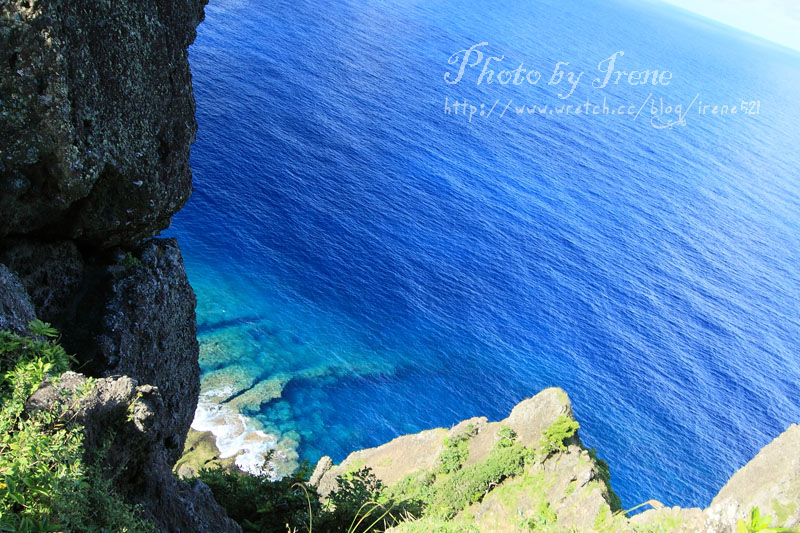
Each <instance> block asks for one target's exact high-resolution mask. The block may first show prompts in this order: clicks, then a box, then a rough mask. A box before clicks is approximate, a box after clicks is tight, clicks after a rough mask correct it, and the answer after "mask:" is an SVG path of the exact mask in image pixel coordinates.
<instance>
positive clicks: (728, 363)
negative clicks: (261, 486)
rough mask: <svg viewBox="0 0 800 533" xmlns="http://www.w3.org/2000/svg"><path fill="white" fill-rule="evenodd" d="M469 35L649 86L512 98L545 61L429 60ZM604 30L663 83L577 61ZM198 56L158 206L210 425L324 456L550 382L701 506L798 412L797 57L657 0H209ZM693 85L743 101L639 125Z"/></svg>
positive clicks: (630, 482) (239, 439) (583, 86)
mask: <svg viewBox="0 0 800 533" xmlns="http://www.w3.org/2000/svg"><path fill="white" fill-rule="evenodd" d="M484 41H485V42H487V43H488V45H487V46H486V51H487V54H492V55H497V56H500V55H503V56H504V60H503V61H504V64H507V65H508V66H509V67H510V68H514V67H516V66H517V65H518V64H520V63H524V64H525V65H526V66H529V67H531V68H539V69H540V70H541V71H542V72H545V73H546V74H545V76H547V77H549V75H550V74H551V72H550V71H551V70H552V69H553V66H554V65H555V64H556V62H557V61H565V62H569V68H570V69H574V70H575V71H576V72H577V71H585V72H586V73H587V74H586V75H585V76H586V77H585V78H584V79H583V81H582V82H581V83H578V84H577V87H576V89H575V92H574V94H573V95H572V96H571V97H570V98H569V99H568V101H569V102H574V103H576V104H582V103H583V102H585V101H587V100H591V101H592V102H597V103H599V102H602V99H603V98H606V101H607V102H608V104H609V105H614V106H618V105H626V106H627V105H635V107H636V108H637V109H638V108H639V106H640V105H641V104H642V102H644V101H648V102H650V103H651V105H649V106H647V107H646V109H647V110H646V111H645V112H644V113H645V114H644V115H643V116H641V117H639V118H637V119H636V120H634V119H633V118H632V117H631V116H611V115H597V116H586V115H582V116H581V115H556V116H552V115H551V116H536V115H528V114H527V113H526V112H523V114H521V115H518V114H517V113H516V112H515V107H516V106H518V105H526V104H527V105H534V104H537V105H538V104H554V105H555V104H560V103H561V100H560V99H559V98H558V93H559V92H561V91H563V90H564V88H565V85H561V86H560V87H559V86H548V85H546V84H543V83H540V84H538V85H530V84H522V85H518V86H511V85H507V86H498V85H497V84H495V85H488V84H482V85H480V86H478V85H477V84H476V83H475V78H476V77H477V73H476V71H473V70H471V71H469V73H468V76H467V79H465V80H464V82H463V83H459V84H455V85H449V84H447V83H445V81H444V73H445V72H451V73H455V69H456V67H455V66H454V65H451V64H448V58H450V57H451V55H452V54H453V53H455V52H457V51H458V50H462V49H465V48H468V47H469V46H471V45H473V44H475V43H480V42H484ZM620 50H622V51H624V53H625V55H624V57H622V58H620V68H625V69H648V68H650V69H653V68H657V69H660V70H665V69H666V70H669V71H670V72H671V73H672V74H673V78H672V81H671V83H670V85H669V86H668V87H655V88H651V87H640V86H630V85H627V84H620V85H616V86H613V87H607V88H606V89H602V90H598V89H595V88H592V87H591V84H590V83H589V81H590V76H591V77H594V76H597V75H598V68H597V67H598V62H599V61H601V60H602V59H604V58H607V57H609V56H610V55H611V54H613V53H614V52H616V51H620ZM190 60H191V63H192V70H193V74H194V84H195V91H196V97H197V118H198V122H199V126H200V130H199V133H198V140H197V143H196V144H195V146H194V148H193V151H192V166H193V169H194V177H195V193H194V196H193V198H192V200H191V201H190V202H189V204H188V205H187V207H186V208H185V209H184V210H183V211H182V212H181V213H179V214H178V215H177V216H176V217H175V219H174V223H173V226H172V228H171V229H170V230H169V233H170V234H171V235H175V236H178V237H179V239H180V241H181V245H182V249H183V252H184V257H185V260H186V266H187V270H188V273H189V276H190V279H191V282H192V284H193V286H194V287H195V290H196V292H197V295H198V327H199V331H198V335H199V338H200V342H201V367H202V370H203V373H204V382H203V390H204V396H203V398H201V405H202V409H201V411H200V412H199V413H198V421H197V426H198V427H202V428H211V429H214V430H215V431H216V432H217V433H218V437H219V440H218V442H219V443H220V445H221V446H222V447H223V448H224V449H226V450H228V451H231V452H233V451H235V450H237V449H248V450H251V451H252V452H254V453H255V452H258V451H259V450H263V449H264V448H265V447H277V448H278V449H279V450H280V453H279V455H280V458H282V459H286V461H287V462H286V464H287V465H289V466H291V465H292V464H293V462H294V461H295V460H296V459H298V458H300V457H304V458H308V459H310V460H312V461H314V460H316V459H318V458H319V456H320V455H322V454H327V455H331V456H332V457H333V458H334V460H341V459H342V458H343V457H345V456H346V455H347V453H349V452H350V451H352V450H354V449H358V448H362V447H366V446H373V445H377V444H380V443H382V442H385V441H387V440H389V439H391V438H393V437H395V436H397V435H399V434H402V433H407V432H414V431H419V430H421V429H425V428H429V427H432V426H446V425H450V424H453V423H455V422H457V421H459V420H461V419H464V418H467V417H470V416H475V415H485V416H488V417H490V418H492V419H500V418H503V417H505V416H506V415H507V413H508V412H509V410H510V409H511V407H512V406H513V405H514V404H516V403H517V402H519V401H520V400H522V399H524V398H525V397H528V396H531V395H533V394H534V393H536V392H537V391H538V390H540V389H542V388H544V387H547V386H552V385H558V386H561V387H563V388H564V389H565V390H567V392H568V393H569V394H570V396H571V398H572V400H573V403H574V409H575V412H576V415H577V417H578V419H579V421H580V422H581V425H582V427H581V435H582V437H583V439H584V441H585V442H586V443H587V444H588V445H591V446H596V447H597V448H598V450H599V452H600V454H601V455H602V456H604V457H605V458H607V459H608V461H609V463H610V464H611V468H612V476H613V478H612V482H613V484H614V487H615V488H616V490H617V491H618V492H619V493H620V495H621V497H622V499H623V502H624V503H625V504H626V505H628V506H632V505H635V504H637V503H639V502H641V501H644V500H646V499H649V498H657V499H659V500H661V501H663V502H664V503H667V504H670V505H676V504H680V505H705V504H707V503H708V502H709V501H710V499H711V497H712V496H713V494H715V493H716V491H717V490H718V489H719V488H720V487H721V486H722V484H723V483H724V481H725V480H726V479H727V478H728V477H729V476H730V475H731V474H732V473H733V471H735V470H736V469H737V468H738V467H739V466H741V465H743V464H744V463H745V462H746V461H747V460H749V459H750V458H751V457H752V456H753V455H754V454H755V453H756V452H757V450H758V449H759V448H760V447H762V446H763V445H764V444H766V443H767V442H769V441H770V440H771V439H772V438H774V437H775V436H777V435H778V434H779V433H780V432H781V431H782V430H784V429H785V428H786V427H787V425H788V424H790V423H792V422H799V421H800V405H799V402H798V397H799V396H800V395H798V392H797V383H798V378H800V363H798V357H797V354H798V353H800V350H799V349H800V319H799V318H798V316H800V313H799V311H800V304H798V302H800V299H799V298H798V296H800V267H798V265H800V232H799V231H798V230H800V215H799V213H800V211H799V209H798V208H800V184H799V183H800V181H799V180H798V178H800V172H799V171H798V167H799V166H800V158H798V151H797V146H798V143H799V142H800V131H798V119H800V104H799V103H798V99H797V90H798V88H800V58H799V57H798V55H797V54H795V53H793V52H788V51H784V50H781V49H779V48H776V47H774V46H772V45H770V44H768V43H765V42H762V41H758V40H756V39H754V38H751V37H748V36H746V35H744V34H741V33H737V32H735V31H733V30H729V29H726V28H724V27H721V26H718V25H716V24H713V23H710V22H706V21H703V20H701V19H698V18H695V17H692V16H690V15H687V14H684V13H682V12H679V11H677V10H674V9H672V8H669V7H665V6H662V5H661V4H658V3H633V2H594V1H589V2H549V1H544V2H524V3H523V2H511V1H502V0H501V1H500V2H496V1H495V2H489V1H488V0H486V1H477V2H474V1H473V2H459V1H456V0H432V1H427V2H413V1H411V2H399V3H397V2H396V3H390V2H384V1H377V0H376V1H367V2H352V1H347V0H336V1H334V2H331V3H328V4H326V5H325V6H322V5H318V4H316V3H312V2H307V1H303V0H300V1H294V2H288V1H278V2H270V3H263V2H261V1H259V0H218V1H214V0H212V2H211V4H210V5H209V6H208V8H207V19H206V22H204V23H203V24H202V25H201V26H200V28H199V31H198V38H197V41H196V43H195V44H194V46H193V47H192V48H191V51H190ZM649 93H652V94H649ZM696 96H699V99H701V100H703V101H704V102H705V103H707V104H724V103H731V104H736V105H737V106H738V105H739V103H740V102H741V101H742V100H746V101H747V102H749V101H751V100H752V101H759V102H760V104H759V108H758V109H759V114H758V115H738V116H731V115H729V116H710V115H706V116H702V115H699V114H696V110H697V107H695V108H694V109H693V112H692V113H690V114H688V115H687V117H686V125H685V126H676V127H673V128H668V129H663V130H658V129H655V128H653V127H652V125H651V122H650V118H651V115H648V113H651V111H650V110H651V109H652V107H653V104H652V102H653V101H656V102H659V106H658V107H660V100H659V99H660V98H663V99H664V100H665V101H667V102H672V103H673V105H674V104H675V103H681V104H682V105H684V106H688V105H689V104H690V102H692V101H693V99H695V97H696ZM446 98H447V102H454V101H463V100H464V99H467V100H468V101H469V102H470V105H476V108H478V109H480V108H479V106H480V103H484V104H485V108H484V117H486V112H487V111H488V109H489V108H490V107H491V106H492V104H493V103H495V102H496V101H499V102H502V103H501V104H500V106H501V107H505V104H506V103H507V102H508V101H509V100H512V101H513V102H514V104H515V105H512V106H509V109H510V111H507V113H506V114H504V115H503V116H502V118H500V109H499V108H498V109H497V110H496V111H494V112H493V113H494V114H493V115H492V116H490V117H488V118H482V117H481V115H480V114H479V113H480V111H476V115H474V116H473V120H472V122H469V121H468V117H466V116H464V115H455V114H452V113H451V114H446V113H445V112H444V109H445V99H446ZM695 106H699V103H695ZM644 108H645V107H644V106H643V109H644ZM662 118H663V119H664V120H668V119H669V118H670V117H668V116H666V115H664V116H662ZM240 413H243V414H244V415H246V417H241V416H240ZM280 468H288V466H287V467H280ZM278 473H280V469H279V472H278Z"/></svg>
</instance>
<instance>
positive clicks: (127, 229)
mask: <svg viewBox="0 0 800 533" xmlns="http://www.w3.org/2000/svg"><path fill="white" fill-rule="evenodd" d="M204 5H205V0H154V1H150V2H136V1H127V0H114V1H109V0H86V1H83V0H82V1H67V0H63V1H62V0H15V1H7V0H3V1H0V263H1V265H0V327H2V328H4V329H21V328H24V326H25V324H27V322H29V321H30V320H31V319H32V318H33V316H34V315H35V316H36V317H38V318H40V319H42V320H45V321H48V322H51V323H52V324H53V325H54V326H56V327H57V328H58V329H59V330H61V331H62V332H63V339H62V344H63V345H64V346H65V347H66V348H67V350H68V351H69V352H71V353H74V354H76V355H77V357H78V360H79V363H80V367H79V370H80V371H81V372H82V373H83V374H85V375H88V376H93V377H97V378H103V379H101V380H99V381H98V382H97V384H96V391H95V392H94V393H93V395H91V396H90V398H89V399H88V400H87V402H88V404H87V405H86V406H85V408H83V409H82V410H81V411H80V413H81V415H80V416H81V420H82V421H83V422H84V424H85V426H86V434H87V440H86V442H87V446H89V447H91V446H94V445H96V444H97V441H98V439H97V438H96V437H97V435H96V433H97V432H99V431H101V430H103V431H106V430H107V428H108V427H117V426H115V425H114V424H113V423H112V422H113V419H114V417H120V416H121V417H122V420H121V421H119V420H118V421H117V422H118V423H119V428H118V430H117V431H115V432H114V434H113V435H112V437H113V440H112V444H111V446H110V448H109V449H108V452H107V453H106V457H107V459H106V460H107V462H108V464H109V465H110V466H112V467H113V469H114V470H115V471H114V480H115V484H116V486H117V488H118V490H119V491H120V492H121V493H122V494H123V495H125V496H126V499H128V500H129V501H130V502H132V503H138V504H141V505H142V507H143V509H144V511H145V513H146V514H147V516H148V517H149V518H150V519H151V520H152V521H154V522H155V523H156V524H157V525H158V526H159V527H160V528H161V529H164V530H169V531H191V532H194V531H214V532H217V531H237V530H238V526H237V525H236V524H234V523H233V522H231V521H230V520H229V519H228V518H227V516H226V514H225V512H224V510H222V509H221V508H220V507H219V506H217V505H216V503H215V502H214V501H213V498H212V497H211V495H210V492H209V491H208V490H207V488H205V487H204V486H203V485H202V484H200V483H195V484H193V485H189V484H186V483H183V482H178V481H176V480H175V479H174V476H172V474H171V468H172V466H173V464H174V463H175V461H176V460H177V458H178V457H179V456H180V453H181V451H182V449H183V445H184V441H185V438H186V433H187V431H188V428H189V424H190V423H191V419H192V416H193V414H194V410H195V406H196V402H197V393H198V390H199V367H198V364H197V356H198V346H197V340H196V337H195V333H196V331H195V315H194V307H195V298H194V294H193V292H192V289H191V287H190V286H189V283H188V281H187V279H186V274H185V272H184V269H183V262H182V258H181V253H180V249H179V247H178V244H177V243H176V242H175V241H174V240H171V239H167V240H153V239H152V237H153V236H154V235H156V234H157V233H158V232H159V231H160V230H161V229H163V228H165V227H166V226H167V225H168V224H169V220H170V217H171V216H172V215H173V214H174V213H175V212H177V211H178V210H179V209H180V208H181V207H182V206H183V205H184V203H185V202H186V201H187V199H188V198H189V196H190V194H191V171H190V169H189V148H190V146H191V143H192V142H193V141H194V136H195V131H196V123H195V120H194V97H193V94H192V85H191V76H190V72H189V64H188V56H187V47H188V46H189V44H191V42H192V41H193V40H194V37H195V28H196V26H197V25H198V24H199V23H200V21H201V20H202V18H203V8H204ZM82 379H83V378H82V377H81V376H73V379H72V380H71V383H73V384H77V383H80V382H81V380H82ZM109 391H111V392H109ZM48 398H49V400H48ZM37 401H39V402H40V403H41V402H46V401H56V398H55V397H52V398H51V397H49V396H48V395H47V394H45V393H44V392H43V393H42V397H41V398H39V399H38V400H37ZM136 409H140V410H141V413H139V414H140V415H141V417H140V419H136V417H133V419H131V420H128V421H126V419H125V417H126V416H128V414H129V412H136ZM137 421H138V422H137Z"/></svg>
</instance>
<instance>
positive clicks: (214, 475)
mask: <svg viewBox="0 0 800 533" xmlns="http://www.w3.org/2000/svg"><path fill="white" fill-rule="evenodd" d="M310 473H311V472H310V468H309V467H308V463H304V464H303V465H302V466H301V467H300V469H299V470H298V471H297V472H295V473H294V474H293V475H291V476H288V477H285V478H283V479H280V480H277V481H273V480H271V479H269V477H268V476H266V475H251V474H243V473H241V472H239V471H237V470H225V469H222V468H215V469H213V470H201V471H200V474H199V478H200V479H201V480H202V481H203V482H204V483H206V484H207V485H208V486H209V487H210V488H211V491H212V492H213V494H214V499H215V500H217V502H218V503H219V504H220V505H222V506H223V507H225V509H226V510H227V512H228V516H230V517H231V518H232V519H233V520H235V521H236V522H238V523H239V524H240V525H241V526H242V530H243V531H245V533H256V532H258V533H272V532H274V533H286V532H287V531H289V532H295V531H309V532H315V533H316V532H323V533H324V532H334V531H347V532H348V533H358V532H366V531H383V530H385V529H387V528H388V527H390V526H393V525H396V524H398V523H400V519H399V517H401V516H402V517H408V516H410V513H409V511H408V509H406V508H405V507H404V505H403V504H402V503H397V502H394V501H393V500H391V499H389V498H387V497H386V493H385V487H384V486H383V484H382V483H381V482H380V481H379V480H378V479H377V478H376V477H375V475H374V474H373V473H372V472H371V471H370V469H369V468H361V469H358V470H354V471H350V472H347V473H346V474H344V475H342V476H339V478H338V489H337V490H335V491H334V492H332V493H331V494H330V495H329V496H328V499H327V500H326V501H325V503H324V504H322V503H320V498H319V494H318V493H317V491H316V490H315V489H314V488H313V487H310V486H308V485H307V482H308V477H309V474H310Z"/></svg>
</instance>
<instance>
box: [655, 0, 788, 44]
mask: <svg viewBox="0 0 800 533" xmlns="http://www.w3.org/2000/svg"><path fill="white" fill-rule="evenodd" d="M664 1H665V2H667V3H669V4H672V5H674V6H678V7H680V8H681V9H685V10H687V11H691V12H693V13H696V14H698V15H701V16H703V17H706V18H709V19H713V20H716V21H718V22H721V23H723V24H727V25H728V26H732V27H734V28H737V29H739V30H742V31H745V32H747V33H750V34H753V35H757V36H758V37H761V38H763V39H766V40H768V41H772V42H774V43H777V44H780V45H782V46H785V47H787V48H791V49H793V50H796V51H800V0H664Z"/></svg>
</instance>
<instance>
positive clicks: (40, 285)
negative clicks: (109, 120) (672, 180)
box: [0, 239, 86, 328]
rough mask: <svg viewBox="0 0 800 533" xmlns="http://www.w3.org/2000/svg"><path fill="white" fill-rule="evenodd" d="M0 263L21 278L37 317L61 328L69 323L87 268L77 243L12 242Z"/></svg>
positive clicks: (1, 253)
mask: <svg viewBox="0 0 800 533" xmlns="http://www.w3.org/2000/svg"><path fill="white" fill-rule="evenodd" d="M0 263H4V264H5V265H7V266H8V267H9V268H10V269H11V270H13V271H15V272H16V273H17V274H18V275H19V276H20V278H21V280H22V284H23V285H24V286H25V289H26V290H27V291H28V294H29V295H30V297H31V301H32V302H33V305H34V307H35V309H36V316H38V317H39V318H40V319H42V320H44V321H46V322H50V323H52V324H55V325H56V326H57V327H59V328H62V326H63V325H64V324H65V323H67V322H68V317H69V316H71V315H72V314H73V309H74V306H75V302H76V300H77V297H78V293H79V292H80V290H81V285H82V282H83V277H84V270H85V268H86V264H85V262H84V260H83V256H82V255H81V253H80V252H79V251H78V247H77V246H75V243H73V242H72V241H57V242H39V241H27V240H20V239H14V240H9V241H7V242H6V243H5V246H4V247H2V248H0Z"/></svg>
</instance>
